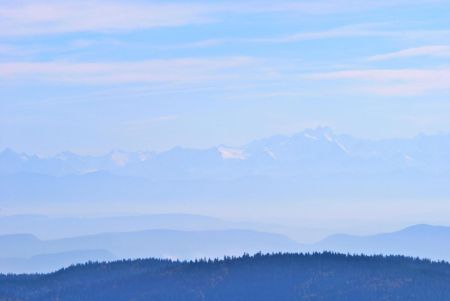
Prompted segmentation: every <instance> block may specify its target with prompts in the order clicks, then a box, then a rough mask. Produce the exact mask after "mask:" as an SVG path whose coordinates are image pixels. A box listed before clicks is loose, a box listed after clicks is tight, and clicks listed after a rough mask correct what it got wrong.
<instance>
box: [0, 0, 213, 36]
mask: <svg viewBox="0 0 450 301" xmlns="http://www.w3.org/2000/svg"><path fill="white" fill-rule="evenodd" d="M212 11H213V8H212V7H210V6H206V5H195V4H181V3H176V4H166V3H145V2H137V1H126V2H125V1H95V0H94V1H86V0H80V1H55V0H53V1H52V0H50V1H20V0H19V1H8V2H7V3H4V4H2V5H1V7H0V35H35V34H52V33H66V32H88V31H95V32H109V31H127V30H135V29H142V28H155V27H163V26H182V25H187V24H196V23H203V22H208V21H210V20H209V17H208V15H209V14H211V12H212Z"/></svg>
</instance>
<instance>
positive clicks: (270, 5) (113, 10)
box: [0, 0, 446, 36]
mask: <svg viewBox="0 0 450 301" xmlns="http://www.w3.org/2000/svg"><path fill="white" fill-rule="evenodd" d="M445 2H446V1H445V0H415V1H412V0H410V1H405V0H397V1H384V0H380V1H369V0H361V1H353V0H336V1H278V2H273V1H242V2H240V3H236V2H235V1H217V2H206V1H203V2H199V1H193V2H187V1H185V2H181V1H179V2H169V1H165V2H159V1H158V2H156V1H117V0H113V1H106V0H92V1H88V0H78V1H74V0H67V1H56V0H46V1H44V0H31V1H25V0H15V1H8V0H6V1H5V0H3V1H0V35H2V36H17V35H37V34H58V33H70V32H117V31H131V30H139V29H149V28H156V27H172V26H184V25H191V24H202V23H209V22H214V21H220V20H221V19H222V16H223V15H227V14H228V15H230V14H231V15H237V14H239V15H242V14H261V13H283V14H284V13H288V14H290V13H300V14H312V15H318V14H339V13H346V12H358V11H364V10H371V9H377V8H382V7H392V6H403V5H408V6H411V5H422V4H430V3H445Z"/></svg>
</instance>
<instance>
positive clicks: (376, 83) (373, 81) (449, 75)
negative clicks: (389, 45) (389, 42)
mask: <svg viewBox="0 0 450 301" xmlns="http://www.w3.org/2000/svg"><path fill="white" fill-rule="evenodd" d="M304 78H305V79H309V80H350V81H351V84H352V85H353V86H354V87H356V86H358V87H362V90H364V91H366V92H372V93H375V94H380V95H398V96H410V95H420V94H424V93H426V92H431V91H439V90H443V91H444V90H445V91H450V69H448V68H447V69H445V68H442V69H368V70H345V71H337V72H324V73H315V74H309V75H306V76H304ZM361 83H362V86H361Z"/></svg>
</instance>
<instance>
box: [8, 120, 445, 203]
mask: <svg viewBox="0 0 450 301" xmlns="http://www.w3.org/2000/svg"><path fill="white" fill-rule="evenodd" d="M449 181H450V135H449V134H440V135H419V136H417V137H414V138H409V139H387V140H367V139H359V138H355V137H351V136H349V135H337V134H335V133H334V132H333V131H332V130H331V129H329V128H317V129H308V130H304V131H303V132H300V133H298V134H295V135H293V136H281V135H280V136H273V137H270V138H267V139H261V140H257V141H253V142H251V143H248V144H246V145H244V146H241V147H226V146H218V147H213V148H209V149H187V148H181V147H176V148H173V149H170V150H168V151H164V152H160V153H157V152H151V151H149V152H136V153H133V152H123V151H113V152H110V153H109V154H107V155H104V156H82V155H77V154H74V153H70V152H65V153H61V154H57V155H55V156H50V157H39V156H36V155H27V154H22V153H17V152H14V151H13V150H11V149H6V150H3V151H2V152H1V153H0V202H2V203H14V202H32V201H58V202H61V201H80V200H85V201H99V200H108V201H113V200H119V201H122V200H136V201H148V200H158V201H164V200H197V201H202V200H204V201H209V200H211V199H215V200H233V201H240V200H245V199H261V200H273V199H274V198H277V199H283V200H298V199H299V198H310V199H313V198H330V197H332V198H333V199H351V198H353V199H358V198H362V197H364V198H366V199H367V198H380V197H383V198H402V197H404V198H408V197H415V198H421V197H422V198H423V197H426V198H441V197H448V196H450V186H449V185H447V184H448V183H449ZM24 187H26V188H27V189H23V188H24ZM323 187H327V189H323ZM99 188H101V189H99Z"/></svg>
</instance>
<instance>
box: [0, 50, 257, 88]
mask: <svg viewBox="0 0 450 301" xmlns="http://www.w3.org/2000/svg"><path fill="white" fill-rule="evenodd" d="M255 63H256V60H255V59H252V58H249V57H227V58H211V59H208V58H203V59H166V60H146V61H137V62H111V63H82V62H59V61H52V62H12V63H0V78H3V79H4V80H10V81H19V82H20V81H24V82H27V81H31V80H32V81H44V82H56V83H58V82H60V83H61V82H62V83H69V84H70V83H72V84H87V85H96V84H128V83H151V82H155V83H158V82H159V83H161V82H179V83H195V82H207V81H214V80H223V79H230V78H233V79H239V78H243V77H246V76H247V73H248V72H249V70H254V68H252V67H255V66H256V64H255ZM254 71H255V70H254ZM255 72H257V71H255Z"/></svg>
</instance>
